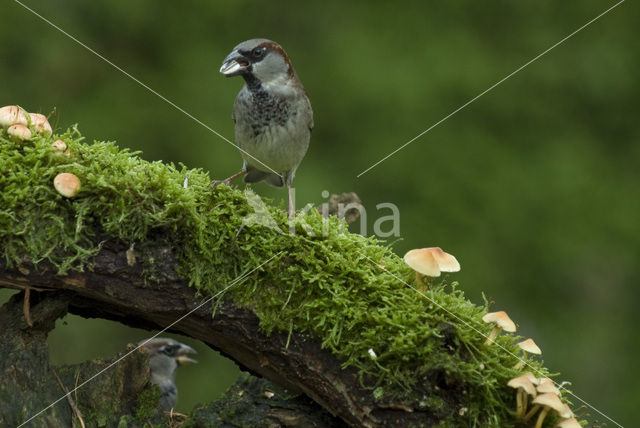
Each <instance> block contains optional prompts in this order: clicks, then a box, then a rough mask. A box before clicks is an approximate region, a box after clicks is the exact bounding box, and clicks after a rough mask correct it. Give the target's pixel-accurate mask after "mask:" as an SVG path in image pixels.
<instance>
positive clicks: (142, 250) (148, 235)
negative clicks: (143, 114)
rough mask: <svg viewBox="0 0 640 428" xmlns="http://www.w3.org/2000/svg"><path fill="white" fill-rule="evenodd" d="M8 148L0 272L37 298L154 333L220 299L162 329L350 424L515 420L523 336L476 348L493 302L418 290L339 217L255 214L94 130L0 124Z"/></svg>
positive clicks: (1, 173) (392, 259)
mask: <svg viewBox="0 0 640 428" xmlns="http://www.w3.org/2000/svg"><path fill="white" fill-rule="evenodd" d="M57 139H61V140H63V141H64V142H65V144H66V147H67V148H66V151H64V152H60V151H59V149H57V148H56V147H54V146H53V145H52V143H53V141H54V140H57ZM0 156H1V159H0V203H1V205H0V286H4V287H13V288H19V289H27V288H30V289H31V296H32V299H33V298H34V295H37V294H39V293H40V292H41V291H38V290H59V291H64V292H67V293H69V304H68V308H69V311H70V312H72V313H75V314H78V315H81V316H84V317H103V318H106V319H111V320H116V321H120V322H122V323H124V324H126V325H130V326H134V327H142V328H149V329H162V328H165V327H168V326H170V325H172V323H173V322H175V321H176V320H177V319H179V318H181V317H182V316H183V315H185V314H187V313H189V312H190V311H192V310H194V309H195V308H197V307H198V305H200V304H201V302H203V301H206V299H208V298H209V297H210V296H219V297H217V298H215V299H214V300H213V301H212V302H210V303H207V304H206V305H204V306H202V307H200V308H198V309H197V310H195V311H194V312H193V313H192V314H190V315H189V316H187V317H185V318H184V319H182V320H181V321H180V322H179V323H177V324H175V325H172V326H171V328H170V331H172V332H176V333H181V334H184V335H187V336H190V337H193V338H196V339H199V340H201V341H202V342H204V343H206V344H208V345H209V346H211V347H212V348H215V349H217V350H220V351H221V352H222V353H224V354H225V355H227V356H229V357H230V358H232V359H234V360H235V361H236V362H238V363H239V364H240V365H241V366H243V367H245V368H247V369H249V370H250V371H252V372H254V373H257V374H260V375H261V376H264V377H265V378H267V379H271V380H273V381H274V382H276V383H278V384H280V385H282V386H283V387H286V388H288V389H289V390H292V391H301V392H304V393H305V394H307V395H308V396H309V397H310V398H312V399H313V400H314V401H315V402H316V403H318V404H320V405H321V406H322V407H324V408H325V409H326V410H327V411H329V412H330V413H332V414H333V415H336V416H338V417H339V418H341V419H342V420H344V421H346V422H347V423H349V424H351V425H354V426H382V425H394V426H409V425H422V426H431V425H437V424H440V423H446V424H450V425H452V426H463V425H474V424H475V425H476V426H509V425H513V424H514V423H515V422H516V421H515V419H514V413H515V394H514V391H513V390H512V389H511V388H509V387H508V386H507V385H506V384H507V381H508V380H509V379H510V378H512V377H514V376H516V375H517V374H519V373H518V370H516V369H514V366H515V364H516V363H517V358H516V357H515V355H516V354H517V353H518V352H519V351H518V348H517V346H516V345H515V344H514V339H517V338H515V337H511V336H507V335H503V336H500V337H498V338H496V343H497V344H498V345H499V346H498V345H494V346H486V345H485V344H484V343H483V342H484V337H483V336H482V334H479V332H484V333H488V330H490V328H489V327H488V326H486V325H485V324H484V323H483V322H482V320H481V317H482V315H483V314H485V313H486V310H487V308H486V307H485V306H478V305H475V304H473V303H472V302H470V301H469V300H467V299H466V298H465V297H464V294H463V292H462V291H461V290H460V288H459V287H458V286H457V284H455V283H447V282H446V281H443V282H441V283H439V284H435V283H434V284H431V287H430V289H429V291H428V296H427V298H421V297H420V296H418V295H417V294H416V293H415V292H414V291H413V290H411V289H410V288H409V287H407V286H406V284H405V283H411V281H412V275H413V273H412V271H411V270H410V269H409V268H408V267H407V266H406V265H405V264H404V263H403V262H402V260H401V259H400V258H399V257H398V256H397V255H395V254H394V253H393V252H392V251H391V249H390V248H388V247H387V246H384V245H381V243H380V242H379V241H377V240H375V239H372V238H365V237H362V236H360V235H356V234H351V233H349V232H348V231H347V229H346V225H345V223H343V222H341V221H339V220H337V219H335V218H331V219H325V218H323V217H322V216H320V215H319V214H318V213H317V211H315V210H310V211H306V212H303V213H301V214H299V215H298V216H297V217H296V220H295V222H294V223H293V224H291V223H289V222H288V220H287V217H286V214H285V213H284V211H283V210H281V209H278V208H275V207H270V206H268V205H265V206H264V207H262V208H260V209H261V210H262V212H261V213H260V214H261V215H267V216H268V217H269V218H270V220H269V222H267V224H266V225H265V223H264V222H263V223H260V222H257V223H256V222H255V221H253V222H251V223H247V222H246V220H247V218H250V217H251V215H253V214H257V210H256V206H255V204H254V205H252V204H251V203H250V201H248V198H247V194H246V193H243V192H241V191H239V190H237V189H235V188H230V187H228V186H219V187H217V188H216V189H214V190H212V189H211V186H210V182H211V180H210V178H209V176H208V175H207V174H206V173H204V172H202V171H199V170H189V169H187V168H186V167H183V166H182V167H180V168H178V167H176V166H174V165H172V164H164V163H161V162H147V161H144V160H142V159H141V158H140V157H139V156H137V154H135V153H130V152H128V151H126V150H120V149H118V148H117V147H116V146H115V145H114V144H112V143H94V144H86V143H84V142H83V137H82V136H81V135H80V133H79V131H78V130H77V129H76V128H73V129H70V130H68V131H67V132H65V133H63V134H61V135H56V136H49V135H41V134H35V135H34V137H33V138H31V139H29V140H28V141H20V142H18V141H16V140H14V139H11V138H9V137H8V136H7V135H6V133H5V132H4V131H0ZM60 173H73V174H74V175H76V176H77V177H78V178H79V180H80V182H81V187H80V190H79V193H77V194H75V193H74V197H72V198H67V197H63V196H61V195H60V194H59V193H58V192H57V191H56V190H55V188H54V186H53V181H54V177H56V176H57V175H58V174H60ZM254 220H255V218H254ZM274 256H275V257H274ZM258 266H260V268H259V269H256V267H258ZM242 275H245V276H246V277H243V281H242V282H239V283H238V284H236V285H233V286H232V287H230V284H232V283H233V281H234V280H235V279H236V278H238V277H240V276H242ZM212 314H213V315H212ZM505 350H506V351H505ZM507 351H508V352H507ZM529 364H530V367H533V369H534V371H536V374H537V375H539V376H542V375H546V374H547V373H548V371H547V370H546V369H545V368H544V367H543V366H542V365H541V364H540V363H539V362H537V361H534V360H529ZM211 376H215V374H211Z"/></svg>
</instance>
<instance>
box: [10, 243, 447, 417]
mask: <svg viewBox="0 0 640 428" xmlns="http://www.w3.org/2000/svg"><path fill="white" fill-rule="evenodd" d="M126 250H127V247H126V246H124V245H119V244H115V243H109V242H108V243H106V244H105V245H104V246H103V248H102V250H101V251H100V253H99V255H98V256H97V257H96V258H95V260H94V261H93V262H92V264H91V270H87V271H85V272H82V273H73V274H70V275H68V276H58V275H56V273H55V270H54V269H53V268H51V267H48V266H46V265H44V264H40V265H38V266H37V268H36V267H34V266H33V265H29V264H23V265H21V266H19V267H18V268H16V269H8V268H7V266H6V265H4V264H3V263H4V262H0V286H3V287H9V288H18V289H25V288H26V287H31V288H32V291H31V299H32V300H34V299H35V300H37V299H38V298H41V295H43V294H44V295H46V293H42V292H41V291H40V292H39V291H37V290H57V291H64V292H65V294H64V302H65V310H68V311H69V312H70V313H73V314H76V315H80V316H83V317H86V318H95V317H99V318H105V319H110V320H115V321H119V322H121V323H123V324H125V325H128V326H131V327H138V328H147V329H163V328H165V327H167V326H169V325H170V324H172V323H173V322H175V321H176V320H177V319H179V318H181V317H182V316H183V315H185V314H186V313H188V312H190V311H191V310H193V309H195V308H196V307H197V306H198V305H199V304H201V303H202V302H203V301H204V300H205V298H202V297H201V298H198V297H196V294H195V291H194V290H193V289H191V288H189V287H188V286H187V283H186V281H185V280H184V279H183V278H180V277H179V276H178V275H177V274H176V264H175V260H174V259H173V255H172V251H171V249H170V248H168V247H161V246H158V247H155V248H153V247H150V248H149V249H147V250H145V251H149V252H151V254H146V255H145V256H147V257H148V256H151V257H153V259H154V260H155V263H154V266H156V267H157V269H156V274H155V277H154V280H155V281H154V282H153V283H145V281H144V279H143V277H142V268H141V266H140V265H139V264H134V265H133V266H130V265H129V264H128V263H127V257H126ZM34 296H35V297H34ZM39 296H40V297H39ZM35 300H34V301H35ZM45 300H46V298H45ZM38 310H39V309H38V305H35V306H33V307H32V310H31V317H32V318H33V319H34V323H35V326H34V329H29V327H28V326H27V324H26V321H24V319H23V320H22V323H23V324H24V325H23V326H22V327H21V332H23V333H22V334H25V335H37V334H40V335H42V334H45V335H46V332H44V331H42V332H40V333H38V332H39V330H37V328H38V323H42V322H44V321H39V320H40V319H43V318H41V317H40V315H38V312H37V311H38ZM58 310H59V311H62V309H60V308H59V309H58ZM54 312H55V311H54ZM63 312H64V311H63ZM211 314H212V306H211V303H207V304H205V305H203V306H202V307H201V308H199V309H197V310H196V311H194V312H193V313H192V314H190V315H189V316H187V317H186V318H184V319H183V320H182V321H180V322H179V323H177V324H175V325H174V326H172V327H171V328H170V329H169V330H168V331H170V332H175V333H179V334H183V335H186V336H190V337H193V338H195V339H198V340H200V341H202V342H204V343H206V344H207V345H208V346H210V347H212V348H214V349H216V350H219V351H220V352H222V353H223V354H225V355H226V356H228V357H229V358H232V359H233V360H235V361H236V362H237V363H238V364H240V365H241V366H242V367H244V368H246V369H248V370H249V371H251V372H253V373H256V374H259V375H260V376H263V377H265V378H267V379H269V380H271V381H273V382H275V383H277V384H279V385H281V386H282V387H284V388H286V389H287V390H288V391H294V392H303V393H305V394H306V395H307V396H309V397H310V398H311V399H312V400H313V401H315V402H316V403H318V404H319V405H321V406H322V407H323V408H324V409H325V410H326V411H328V412H330V413H331V414H333V415H335V416H337V417H339V418H340V419H342V420H343V421H346V422H347V423H348V424H350V425H353V426H383V425H391V426H406V425H408V424H410V423H412V422H418V421H419V423H421V424H424V425H426V426H429V425H436V424H437V423H438V419H437V418H435V417H434V416H433V415H429V414H425V413H423V412H419V411H416V412H413V411H412V409H410V408H408V407H407V406H404V405H402V403H384V404H380V403H376V402H375V401H374V399H373V397H372V395H371V392H370V391H368V390H365V389H364V388H362V387H361V385H360V383H359V380H358V378H357V376H356V373H355V372H354V371H353V370H349V369H347V370H343V369H342V368H341V367H340V363H339V361H338V360H337V359H336V357H335V356H334V355H332V354H331V353H329V352H326V351H324V350H322V349H321V347H320V344H319V342H318V341H317V340H314V339H312V338H310V337H308V336H306V335H303V334H299V333H295V332H294V333H293V334H292V336H291V338H290V343H289V346H288V347H286V342H287V336H286V335H284V334H281V333H277V332H276V333H272V334H271V335H269V336H267V335H266V334H265V333H264V332H263V331H261V330H260V328H259V325H258V319H257V317H256V316H255V315H254V314H253V312H251V311H250V310H248V309H244V308H239V307H237V306H235V305H234V304H233V303H232V302H229V301H225V302H223V303H222V304H221V305H220V306H219V307H218V309H217V311H216V315H215V317H214V318H212V316H211ZM51 317H54V315H53V314H52V315H50V316H49V317H45V319H46V320H49V321H46V322H48V323H52V322H53V321H52V320H51ZM56 317H57V316H56ZM53 320H55V317H54V318H53ZM14 322H15V321H14ZM3 324H4V322H3ZM47 325H48V327H47V328H49V327H51V328H52V326H51V325H50V324H47ZM47 331H48V330H47ZM27 339H28V338H27ZM27 339H25V340H27ZM8 364H11V363H8ZM25 386H26V384H25ZM46 388H47V389H49V388H51V390H59V388H60V387H59V385H57V384H54V383H53V382H49V384H48V385H47V387H46ZM56 398H58V397H56ZM45 401H46V400H45ZM66 407H67V408H68V406H66ZM60 408H62V407H60ZM50 414H51V413H50Z"/></svg>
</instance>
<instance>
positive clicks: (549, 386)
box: [536, 377, 560, 395]
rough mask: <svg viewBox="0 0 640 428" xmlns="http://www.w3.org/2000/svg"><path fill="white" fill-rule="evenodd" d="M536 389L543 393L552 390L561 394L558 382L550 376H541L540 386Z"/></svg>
mask: <svg viewBox="0 0 640 428" xmlns="http://www.w3.org/2000/svg"><path fill="white" fill-rule="evenodd" d="M536 389H537V390H538V392H539V393H541V394H546V393H548V392H552V393H554V394H556V395H560V390H559V389H558V388H556V384H555V383H554V382H553V381H552V380H551V379H549V378H548V377H543V378H540V381H539V383H538V386H536Z"/></svg>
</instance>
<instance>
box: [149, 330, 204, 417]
mask: <svg viewBox="0 0 640 428" xmlns="http://www.w3.org/2000/svg"><path fill="white" fill-rule="evenodd" d="M138 345H139V346H140V349H142V350H143V351H145V352H147V353H148V354H149V369H150V371H151V383H152V384H153V385H158V388H160V391H161V392H162V396H161V397H160V401H159V402H158V406H159V407H160V408H161V409H162V410H165V411H168V410H171V409H173V408H174V407H175V405H176V403H177V401H178V388H176V383H175V380H176V369H177V368H178V366H181V365H186V364H193V363H196V362H197V361H196V360H193V359H191V358H189V357H187V355H186V354H195V353H196V351H195V349H193V348H192V347H190V346H187V345H185V344H184V343H180V342H178V341H176V340H173V339H169V338H164V337H156V338H153V339H151V340H149V341H147V340H146V339H145V340H143V341H141V342H140V343H139V344H138Z"/></svg>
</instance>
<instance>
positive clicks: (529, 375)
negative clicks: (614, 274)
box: [522, 372, 540, 385]
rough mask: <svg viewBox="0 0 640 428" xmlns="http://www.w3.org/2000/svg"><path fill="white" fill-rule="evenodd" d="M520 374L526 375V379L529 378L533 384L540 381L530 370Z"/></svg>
mask: <svg viewBox="0 0 640 428" xmlns="http://www.w3.org/2000/svg"><path fill="white" fill-rule="evenodd" d="M522 376H526V377H527V379H529V381H530V382H531V383H532V384H534V385H538V384H539V383H540V379H538V378H537V377H535V376H534V375H533V373H531V372H526V373H525V374H523V375H522Z"/></svg>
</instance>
